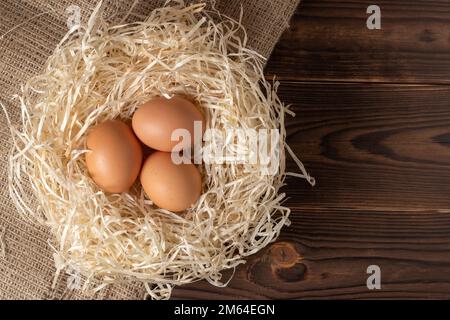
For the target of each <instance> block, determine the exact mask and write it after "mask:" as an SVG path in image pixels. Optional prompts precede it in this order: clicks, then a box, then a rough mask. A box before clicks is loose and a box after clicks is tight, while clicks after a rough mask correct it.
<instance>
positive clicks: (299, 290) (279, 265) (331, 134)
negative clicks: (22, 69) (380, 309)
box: [174, 82, 450, 299]
mask: <svg viewBox="0 0 450 320" xmlns="http://www.w3.org/2000/svg"><path fill="white" fill-rule="evenodd" d="M280 95H281V96H282V97H283V99H284V101H285V102H286V103H292V110H293V111H295V112H296V113H297V117H296V118H295V119H289V120H288V121H287V128H288V142H289V143H290V145H291V146H292V148H293V149H294V151H295V152H296V154H298V155H299V156H300V157H301V158H302V159H303V160H304V163H305V165H306V166H307V168H308V169H310V171H311V173H312V174H313V175H314V176H315V177H316V179H317V185H316V186H315V187H314V188H311V187H309V186H308V185H307V184H306V183H304V182H303V181H301V180H298V179H288V180H287V182H288V184H287V186H286V188H285V191H286V192H287V193H288V195H289V197H290V199H289V200H288V201H287V203H286V204H287V205H288V206H289V207H291V208H292V214H291V220H292V225H291V226H290V227H287V228H285V229H283V232H282V234H281V237H280V239H279V240H278V241H277V243H275V244H273V245H271V246H269V247H268V248H266V249H265V250H263V252H261V253H260V254H258V255H255V256H252V257H250V258H249V261H248V263H247V264H246V265H244V266H241V267H240V268H238V270H237V272H236V274H235V276H234V278H233V280H232V281H231V283H230V284H229V286H228V287H227V288H215V287H212V286H211V285H210V284H208V283H206V282H199V283H196V284H193V285H189V286H183V287H179V288H177V289H175V291H174V298H194V299H197V298H198V299H205V298H207V299H274V298H276V299H299V298H308V299H315V298H320V299H324V298H330V299H331V298H333V299H336V298H340V299H347V298H352V299H364V298H438V299H444V298H449V297H450V294H449V293H450V273H449V270H450V215H449V213H450V196H449V195H450V187H449V181H450V170H449V169H450V125H449V124H450V108H449V107H448V101H450V86H445V85H443V86H429V85H380V84H373V85H369V84H337V83H334V84H329V83H298V82H282V84H281V86H280ZM288 168H290V169H292V170H294V169H295V166H294V163H293V162H292V161H289V162H288ZM372 264H375V265H378V266H380V268H381V271H382V290H368V289H367V287H366V280H367V277H368V274H367V273H366V270H367V267H368V266H369V265H372ZM227 275H229V274H228V273H227ZM225 278H226V277H225Z"/></svg>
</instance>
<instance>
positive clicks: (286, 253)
mask: <svg viewBox="0 0 450 320" xmlns="http://www.w3.org/2000/svg"><path fill="white" fill-rule="evenodd" d="M269 256H270V260H271V263H272V267H275V268H283V269H285V268H292V267H293V266H295V265H296V264H297V263H298V262H299V261H300V260H301V256H300V254H299V253H298V251H297V249H296V248H295V246H294V245H293V244H292V243H290V242H285V241H283V242H277V243H274V244H273V245H272V247H271V248H270V249H269Z"/></svg>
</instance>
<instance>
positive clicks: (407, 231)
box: [173, 209, 450, 299]
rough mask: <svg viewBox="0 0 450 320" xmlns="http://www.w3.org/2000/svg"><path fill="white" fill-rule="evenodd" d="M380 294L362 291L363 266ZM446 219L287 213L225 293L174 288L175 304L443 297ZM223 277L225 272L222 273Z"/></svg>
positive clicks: (449, 220)
mask: <svg viewBox="0 0 450 320" xmlns="http://www.w3.org/2000/svg"><path fill="white" fill-rule="evenodd" d="M373 264H375V265H378V266H379V267H380V268H381V283H382V287H381V290H368V289H367V287H366V281H367V277H368V274H367V273H366V270H367V267H368V266H369V265H373ZM449 268H450V217H449V216H448V215H447V214H438V213H433V212H418V213H413V214H412V213H410V212H408V213H405V212H389V214H387V213H386V212H374V211H349V210H338V209H334V210H323V209H320V210H298V209H296V210H294V212H293V213H292V226H291V227H288V228H286V229H284V231H283V233H282V236H281V238H280V239H279V240H278V242H277V243H275V244H273V245H271V246H269V247H268V248H266V249H265V250H263V252H261V253H259V254H257V255H255V256H252V257H251V258H250V259H249V261H248V262H247V264H246V265H243V266H241V267H240V268H238V270H237V271H236V274H235V275H234V278H233V280H232V281H231V282H230V284H229V286H228V287H226V288H215V287H212V286H211V285H210V284H208V283H207V282H204V281H202V282H199V283H196V284H192V285H189V286H181V287H178V288H176V289H175V290H174V295H173V296H174V298H178V299H179V298H183V299H300V298H307V299H319V298H320V299H325V298H327V299H331V298H333V299H347V298H352V299H364V298H439V299H442V298H448V296H449V294H448V293H449V292H450V278H449V275H448V270H449ZM227 275H228V274H227Z"/></svg>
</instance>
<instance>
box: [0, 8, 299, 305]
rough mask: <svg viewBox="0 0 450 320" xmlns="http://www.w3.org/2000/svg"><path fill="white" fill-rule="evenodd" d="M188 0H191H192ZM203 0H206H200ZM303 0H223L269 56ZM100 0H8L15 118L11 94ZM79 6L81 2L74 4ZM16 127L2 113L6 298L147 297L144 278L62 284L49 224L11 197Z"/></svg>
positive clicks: (1, 97)
mask: <svg viewBox="0 0 450 320" xmlns="http://www.w3.org/2000/svg"><path fill="white" fill-rule="evenodd" d="M104 2H105V3H104V5H105V8H106V9H105V14H106V15H107V16H109V17H111V21H113V22H114V21H121V20H122V19H123V18H124V17H127V18H126V21H127V22H132V21H138V20H143V19H145V17H146V16H147V15H148V14H149V13H150V12H151V11H152V10H153V9H154V8H156V7H159V6H161V5H163V4H164V2H165V1H163V0H147V1H145V0H140V1H137V2H135V3H134V5H133V1H127V0H107V1H104ZM185 2H188V1H185ZM197 2H198V1H197ZM298 2H299V0H242V1H239V0H217V1H215V6H216V8H217V9H218V10H219V11H220V12H221V13H223V14H225V15H228V16H231V17H233V18H238V17H239V14H240V12H241V6H242V9H243V13H244V15H243V18H242V21H243V24H244V25H245V27H246V29H247V32H248V37H249V42H248V44H249V46H250V47H251V48H253V49H255V50H256V51H258V52H259V53H260V54H262V55H263V56H265V57H268V56H269V54H270V53H271V51H272V49H273V47H274V45H275V44H276V42H277V40H278V38H279V37H280V35H281V33H282V32H283V30H284V29H285V28H286V27H287V26H288V22H289V20H290V18H291V16H292V14H293V12H294V10H295V8H296V6H297V5H298ZM96 4H97V1H94V0H63V1H59V0H58V1H55V0H19V1H17V0H2V1H0V13H1V14H0V102H2V103H3V104H4V105H5V106H6V108H7V110H8V113H9V115H10V117H11V120H12V122H13V123H16V122H17V121H18V120H19V117H20V115H19V109H18V107H17V103H16V102H15V101H13V100H11V97H12V96H13V95H14V94H16V93H18V92H19V88H20V84H21V83H24V82H25V81H26V80H27V79H28V78H29V77H31V76H33V75H35V74H38V73H39V72H40V70H41V69H42V67H43V65H44V64H45V61H46V59H47V57H48V56H49V55H50V54H51V53H52V51H53V49H54V48H55V46H56V45H57V44H58V43H59V41H60V40H61V38H62V37H63V35H64V34H65V33H66V32H67V31H68V27H67V21H68V18H69V15H71V14H73V9H68V8H69V7H70V6H77V7H78V8H79V10H80V17H81V21H87V19H88V18H89V16H90V14H91V12H92V10H93V9H94V7H95V6H96ZM72 8H73V7H72ZM10 139H11V138H10V132H9V129H8V125H7V122H6V118H5V115H4V113H3V112H0V173H1V175H0V240H1V241H0V299H92V298H94V299H143V298H144V297H145V296H146V294H145V289H144V287H143V285H141V284H139V283H127V284H117V285H113V286H109V287H107V288H105V289H102V290H101V291H99V292H97V293H96V294H95V295H87V294H86V293H83V292H81V291H79V290H69V289H68V286H67V283H68V280H70V279H68V276H67V275H63V276H61V277H59V280H58V282H57V283H56V286H55V288H54V289H52V282H53V278H54V274H55V266H54V262H53V257H52V253H51V250H50V248H49V246H48V243H47V242H48V239H50V238H51V234H49V232H48V230H46V228H44V227H42V226H38V225H35V224H31V223H28V222H26V221H24V220H23V219H22V218H21V216H20V215H19V214H18V212H17V210H16V209H15V207H14V206H13V204H12V203H11V201H10V197H9V194H8V188H7V174H6V172H7V155H8V151H9V150H10V148H11V141H10Z"/></svg>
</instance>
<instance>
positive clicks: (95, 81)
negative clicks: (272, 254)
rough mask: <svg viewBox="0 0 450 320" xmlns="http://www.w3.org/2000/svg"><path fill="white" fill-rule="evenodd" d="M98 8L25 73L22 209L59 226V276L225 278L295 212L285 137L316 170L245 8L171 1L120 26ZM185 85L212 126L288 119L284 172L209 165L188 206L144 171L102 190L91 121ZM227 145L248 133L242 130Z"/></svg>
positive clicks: (15, 189)
mask: <svg viewBox="0 0 450 320" xmlns="http://www.w3.org/2000/svg"><path fill="white" fill-rule="evenodd" d="M99 10H100V5H99V6H97V8H96V9H95V11H94V13H93V14H92V16H91V18H90V19H89V21H88V23H87V25H86V26H75V27H74V28H73V29H71V30H70V31H69V33H68V34H67V35H66V36H65V37H64V39H63V40H62V41H61V43H60V45H59V46H58V47H57V48H56V49H55V51H54V53H53V54H52V55H51V56H50V57H49V59H48V61H47V64H46V66H45V69H44V70H43V72H42V74H40V75H38V76H35V77H33V78H31V79H30V80H29V81H28V82H27V83H26V84H24V85H23V86H22V89H21V93H20V94H19V95H18V99H19V101H20V106H21V111H22V122H21V124H20V127H14V126H12V127H11V130H12V136H13V144H14V146H13V150H12V152H11V155H10V159H9V161H10V170H9V188H10V194H11V196H12V198H13V200H14V202H15V204H16V205H17V207H18V208H19V210H20V212H21V213H22V214H23V215H24V216H25V217H27V218H29V219H31V220H32V221H38V222H39V223H42V224H45V225H46V226H48V227H49V228H50V229H51V231H52V233H53V234H54V239H53V240H52V241H51V247H52V249H53V250H54V257H55V262H56V265H57V275H56V277H55V279H56V278H57V277H58V274H60V273H61V271H63V270H65V269H67V268H70V269H72V270H77V271H78V272H79V273H80V274H81V275H82V276H83V279H84V284H83V288H84V289H86V290H88V289H89V290H100V289H101V288H103V287H104V286H106V285H108V284H110V283H116V282H123V281H136V280H137V281H140V282H142V283H144V284H145V286H146V288H147V291H148V294H149V295H150V296H151V297H152V298H158V299H159V298H169V297H170V293H171V290H172V288H173V286H175V285H182V284H186V283H191V282H193V281H197V280H200V279H206V280H207V281H209V282H210V283H211V284H213V285H215V286H224V285H226V281H225V282H224V281H222V280H221V278H222V274H221V273H222V271H223V270H225V269H233V268H235V267H236V266H238V265H239V264H242V263H244V262H245V257H246V256H249V255H251V254H254V253H256V252H258V251H259V250H261V249H262V248H264V247H265V246H266V245H267V244H269V243H270V242H271V241H274V240H275V239H276V238H277V236H278V235H279V233H280V230H281V228H282V227H283V226H284V225H287V224H289V219H288V217H289V213H290V210H289V208H287V207H285V206H283V205H282V201H283V199H284V198H285V194H283V193H281V192H280V191H279V190H280V188H281V187H282V185H283V180H284V177H285V176H286V174H288V173H285V151H286V150H287V151H289V153H291V155H292V156H293V157H294V159H295V161H296V162H297V164H298V165H299V168H300V169H301V173H298V174H296V173H292V175H295V176H299V177H303V178H306V179H307V180H308V181H309V182H310V183H311V184H313V183H314V181H313V179H312V178H311V177H310V176H309V175H308V174H307V173H306V171H305V169H304V167H303V165H302V164H301V162H300V161H299V160H298V159H297V158H296V157H295V155H294V154H293V153H292V151H291V150H290V149H289V147H288V146H287V145H286V144H285V136H286V133H285V127H284V120H285V115H286V113H290V111H289V110H288V107H287V106H285V105H284V104H283V103H282V102H281V101H280V100H279V98H278V97H277V94H276V89H277V83H275V84H273V83H272V84H271V83H269V82H268V81H266V80H265V78H264V75H263V63H264V58H263V57H262V56H260V55H259V54H257V53H256V52H255V51H252V50H250V49H248V48H246V36H245V30H244V28H243V26H242V24H241V23H240V21H236V20H233V19H231V18H229V17H225V16H221V15H220V14H219V13H218V12H215V11H213V10H211V11H207V10H206V9H205V8H204V5H203V4H196V5H191V6H184V5H181V4H174V5H167V6H165V7H162V8H159V9H157V10H154V11H153V12H152V13H151V15H150V16H149V17H148V18H147V19H146V20H145V21H143V22H138V23H131V24H123V25H116V26H110V25H108V23H107V22H105V21H104V20H103V19H102V18H101V14H99ZM175 94H176V95H181V96H185V97H189V98H190V99H191V100H193V101H195V103H196V104H197V105H198V106H200V107H201V109H202V112H203V114H204V115H205V117H206V127H207V129H208V128H215V129H220V130H227V129H234V128H255V129H276V130H278V131H279V133H280V135H279V143H280V144H281V146H282V148H280V152H279V158H278V163H277V164H276V167H277V172H276V173H274V174H267V173H265V172H264V171H263V170H259V169H260V168H259V167H258V165H257V164H256V165H255V164H246V163H227V162H225V163H222V164H209V165H208V169H207V170H206V169H205V166H201V172H202V176H203V186H202V188H203V191H202V195H201V197H200V199H199V200H198V202H197V203H196V204H195V205H194V206H193V207H191V208H190V209H188V210H186V212H184V213H182V214H175V213H172V212H169V211H166V210H162V209H159V208H157V207H156V206H154V205H153V203H152V202H151V201H150V200H149V199H148V198H147V197H146V195H145V193H144V192H143V190H142V187H141V186H140V184H139V182H136V183H135V185H134V186H133V187H132V188H131V189H130V191H129V192H126V193H122V194H108V193H104V192H102V191H101V190H100V189H99V188H98V187H97V185H96V184H95V183H94V182H93V180H92V179H91V178H90V176H89V174H88V172H87V169H86V163H85V157H84V154H85V153H86V152H88V151H87V150H86V147H85V140H86V132H87V131H88V130H89V129H90V128H91V127H93V126H95V125H97V124H99V123H101V122H103V121H105V120H108V119H117V118H120V119H125V120H126V119H130V118H131V117H132V115H133V113H134V112H135V110H136V108H137V107H139V106H140V105H141V104H143V103H144V102H146V101H148V100H149V99H151V98H153V97H157V96H165V97H170V96H172V95H175ZM216 142H217V141H215V140H214V139H212V141H210V143H213V144H214V143H216ZM225 148H227V149H228V151H231V152H233V150H238V149H242V148H245V146H244V145H243V142H242V141H240V140H239V139H237V140H235V141H228V144H226V145H225ZM30 190H31V192H29V191H30ZM36 204H37V206H36ZM93 283H96V285H95V286H94V287H92V284H93ZM99 283H100V285H98V284H99Z"/></svg>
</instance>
